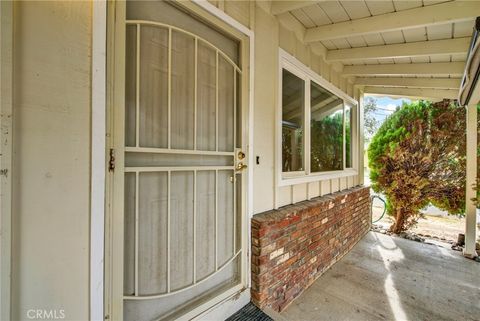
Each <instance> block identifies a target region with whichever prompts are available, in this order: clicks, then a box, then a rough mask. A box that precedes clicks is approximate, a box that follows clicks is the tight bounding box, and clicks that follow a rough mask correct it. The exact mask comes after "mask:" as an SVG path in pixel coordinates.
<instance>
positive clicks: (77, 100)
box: [11, 1, 92, 320]
mask: <svg viewBox="0 0 480 321" xmlns="http://www.w3.org/2000/svg"><path fill="white" fill-rule="evenodd" d="M14 6H15V7H14V17H13V19H14V23H15V29H14V39H15V45H14V56H13V59H14V78H13V87H14V106H13V108H14V145H13V149H14V154H13V164H14V167H13V171H14V173H13V201H12V207H13V211H14V212H13V221H12V225H13V226H12V230H13V233H12V234H13V240H12V287H11V291H12V292H11V302H12V309H11V313H12V315H11V319H12V320H27V319H29V317H28V315H27V313H28V311H29V310H31V309H41V310H46V311H50V310H52V311H53V310H56V313H57V315H59V313H60V310H63V311H64V316H65V319H68V320H87V319H88V317H89V233H90V229H89V222H90V147H91V146H90V141H91V138H90V130H91V129H90V124H91V122H90V119H91V103H90V93H91V76H90V73H91V41H92V40H91V32H92V30H91V24H92V22H91V19H92V17H91V14H92V13H91V12H92V3H91V2H86V1H71V2H23V1H18V2H15V3H14ZM30 316H31V312H30Z"/></svg>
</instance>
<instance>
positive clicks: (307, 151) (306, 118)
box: [304, 79, 311, 175]
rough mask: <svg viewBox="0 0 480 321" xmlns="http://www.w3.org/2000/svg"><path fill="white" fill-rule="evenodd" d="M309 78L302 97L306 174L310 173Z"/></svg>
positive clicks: (306, 80)
mask: <svg viewBox="0 0 480 321" xmlns="http://www.w3.org/2000/svg"><path fill="white" fill-rule="evenodd" d="M310 95H311V94H310V79H305V98H304V102H305V103H304V108H305V114H304V121H305V124H304V126H305V137H304V144H305V146H304V151H305V157H304V159H305V173H306V175H309V174H310V150H311V148H310V107H311V106H310V104H311V98H310Z"/></svg>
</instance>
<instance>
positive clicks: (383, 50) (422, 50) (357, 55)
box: [326, 37, 470, 62]
mask: <svg viewBox="0 0 480 321" xmlns="http://www.w3.org/2000/svg"><path fill="white" fill-rule="evenodd" d="M469 45H470V37H464V38H457V39H444V40H431V41H419V42H410V43H401V44H392V45H383V46H372V47H361V48H351V49H339V50H329V51H327V56H326V60H327V61H343V62H348V61H359V60H367V59H381V58H405V57H421V56H436V55H444V54H450V55H451V54H463V53H466V52H467V51H468V47H469Z"/></svg>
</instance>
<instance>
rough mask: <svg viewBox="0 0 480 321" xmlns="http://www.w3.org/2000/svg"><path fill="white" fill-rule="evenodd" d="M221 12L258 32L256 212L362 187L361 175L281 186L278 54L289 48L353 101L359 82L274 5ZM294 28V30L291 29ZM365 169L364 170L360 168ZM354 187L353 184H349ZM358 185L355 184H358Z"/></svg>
mask: <svg viewBox="0 0 480 321" xmlns="http://www.w3.org/2000/svg"><path fill="white" fill-rule="evenodd" d="M210 2H211V3H212V4H213V5H215V6H216V7H217V8H219V9H220V10H223V11H224V12H225V13H226V14H228V15H230V16H231V17H232V18H234V19H236V20H237V21H239V22H240V23H242V24H244V25H245V26H247V27H249V28H251V29H253V30H254V32H255V57H254V59H255V74H254V79H255V85H254V90H255V92H254V124H253V127H254V130H253V132H254V159H256V157H257V156H258V157H259V164H253V166H252V168H253V171H254V175H253V176H254V181H253V186H254V187H253V188H254V193H253V194H254V195H255V197H254V199H253V207H254V208H253V212H254V213H262V212H264V211H268V210H271V209H273V208H275V207H276V206H279V207H280V206H285V205H288V204H294V203H297V202H301V201H304V200H308V199H310V198H314V197H318V196H321V195H325V194H330V193H334V192H336V191H339V190H340V189H345V188H348V187H351V186H354V185H357V184H359V183H360V180H359V179H358V175H355V176H351V177H346V178H342V179H341V181H340V180H339V179H338V178H334V179H332V180H330V179H328V180H325V181H319V182H313V183H308V184H297V185H290V186H283V187H278V188H277V187H276V186H275V171H276V170H277V169H276V168H275V111H276V108H277V105H278V101H277V97H278V77H279V76H278V58H279V57H278V55H279V54H278V50H279V48H282V49H284V50H285V51H287V52H288V53H290V54H291V55H292V56H294V57H295V58H297V59H298V60H299V61H301V62H302V63H303V64H305V65H306V66H308V67H310V68H311V69H312V70H313V71H315V72H316V73H317V74H319V75H321V76H322V77H323V78H324V79H326V80H328V81H329V82H331V83H332V84H333V85H335V86H337V87H338V88H340V89H341V90H342V91H344V92H345V93H347V94H349V95H350V96H353V91H354V90H353V83H352V82H351V81H350V80H349V79H347V78H345V77H342V76H341V70H340V69H339V68H338V66H333V65H331V64H328V63H327V62H326V61H325V60H324V58H323V57H322V56H321V55H319V54H318V50H313V49H312V47H311V46H309V45H307V44H305V43H303V39H301V38H302V32H301V30H300V29H299V28H298V26H285V25H284V24H282V23H281V22H280V21H279V19H278V18H277V17H275V16H273V15H271V14H270V12H269V10H270V2H268V1H259V2H257V1H255V2H249V1H229V0H226V1H225V0H219V1H210ZM288 27H291V28H288ZM360 168H361V167H360ZM349 181H350V182H352V185H349V183H348V182H349ZM354 182H355V184H354Z"/></svg>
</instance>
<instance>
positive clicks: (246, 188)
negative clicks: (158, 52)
mask: <svg viewBox="0 0 480 321" xmlns="http://www.w3.org/2000/svg"><path fill="white" fill-rule="evenodd" d="M178 3H179V5H181V6H182V7H183V8H185V9H187V10H189V11H191V12H192V13H194V14H196V15H197V16H199V17H201V18H203V19H205V20H206V21H209V22H210V23H211V24H212V25H214V26H215V27H216V28H219V29H220V30H222V31H224V32H227V33H228V34H230V35H232V36H234V37H235V38H236V39H238V40H239V42H240V61H241V69H242V89H243V90H242V95H241V102H242V104H241V105H242V138H243V139H244V140H243V141H242V148H243V149H244V150H245V151H246V154H247V159H246V163H247V165H248V167H247V170H246V171H245V173H244V176H243V178H244V184H242V194H243V195H244V196H245V200H244V201H243V204H244V208H245V209H244V210H243V213H242V216H243V217H242V229H241V233H242V236H243V237H242V255H241V266H242V275H241V282H240V284H239V285H238V286H235V287H233V288H231V289H230V290H227V291H226V292H224V293H222V294H220V295H219V296H217V297H215V298H214V299H212V300H209V301H208V302H206V303H204V304H202V305H200V306H198V307H196V308H194V309H193V310H191V311H189V312H187V313H186V314H185V315H183V316H182V317H181V319H195V318H197V317H199V318H203V317H205V314H207V313H208V312H209V311H212V310H214V309H216V310H217V313H218V309H217V308H218V307H219V306H222V305H224V304H225V305H227V304H229V302H230V303H231V302H232V301H235V302H236V303H237V305H238V304H240V303H242V304H245V303H246V302H248V301H245V298H248V300H249V298H250V296H249V291H245V290H247V289H248V288H249V287H250V277H249V276H250V237H249V236H250V217H251V216H252V214H253V207H252V205H253V201H252V197H253V186H252V182H253V171H252V169H251V165H252V164H253V155H252V153H253V75H254V72H253V57H254V55H253V53H254V51H253V50H254V49H253V44H254V33H253V31H251V30H250V29H248V28H247V27H245V26H243V25H242V24H240V23H239V22H237V21H236V20H234V19H233V18H232V17H230V16H228V15H227V14H225V13H224V12H223V11H221V10H220V9H218V8H216V7H215V6H213V5H212V4H210V3H208V2H207V1H204V0H191V1H188V2H186V1H181V2H180V1H179V2H178ZM252 5H253V6H254V4H251V6H252ZM125 7H126V6H125V2H124V1H109V2H108V4H107V17H106V26H107V41H106V43H107V60H106V64H107V70H106V101H107V105H106V110H107V113H106V124H107V126H106V127H107V128H106V148H105V159H107V160H108V159H110V158H111V156H113V157H114V158H115V167H116V168H124V148H125V147H124V141H125V139H124V128H123V127H124V126H123V124H124V112H123V111H122V112H115V110H116V108H119V107H121V108H123V106H124V105H125V88H124V83H125V50H124V48H125V14H126V8H125ZM119 17H120V18H119ZM122 17H123V18H122ZM118 124H122V125H118ZM112 151H113V154H112ZM107 167H108V164H107ZM105 185H106V186H105V231H104V232H105V234H104V237H105V238H104V240H105V259H104V275H105V276H104V317H105V319H107V318H108V319H111V320H122V319H123V301H124V297H123V264H124V262H123V233H124V231H123V228H124V222H123V206H124V204H123V198H124V196H123V192H124V189H123V186H124V172H123V171H119V170H110V169H109V168H107V169H106V178H105ZM115 186H122V188H115ZM92 237H93V236H92ZM239 294H240V296H241V297H242V298H243V300H229V299H231V298H232V297H234V296H239ZM240 307H241V306H238V308H240ZM228 310H232V309H231V307H230V308H229V309H228ZM234 310H235V309H233V311H234Z"/></svg>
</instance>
